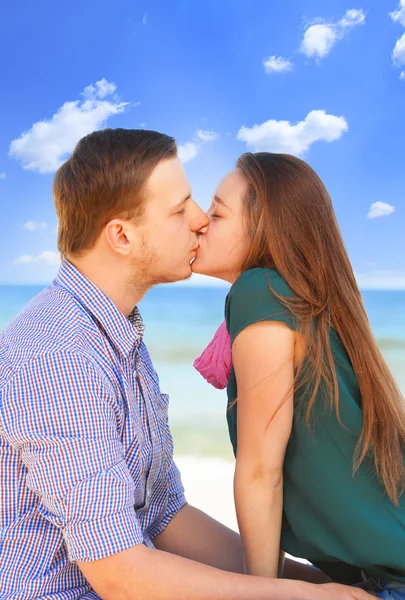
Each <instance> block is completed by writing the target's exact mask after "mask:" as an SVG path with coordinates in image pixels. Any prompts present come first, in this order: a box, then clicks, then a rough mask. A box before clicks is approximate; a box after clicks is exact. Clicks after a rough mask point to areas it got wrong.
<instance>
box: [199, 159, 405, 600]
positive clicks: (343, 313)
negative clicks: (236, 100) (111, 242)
mask: <svg viewBox="0 0 405 600" xmlns="http://www.w3.org/2000/svg"><path fill="white" fill-rule="evenodd" d="M209 216H210V225H209V226H208V227H207V228H205V229H204V230H203V231H202V232H201V233H202V235H201V237H200V249H199V252H198V256H197V258H196V260H195V262H194V264H193V270H194V271H195V272H197V273H203V274H206V275H211V276H214V277H219V278H221V279H224V280H226V281H228V282H230V283H231V284H232V287H231V290H230V292H229V294H228V297H227V300H226V307H225V316H226V330H225V329H224V327H223V328H222V329H221V328H220V330H219V332H218V334H217V336H216V337H215V339H214V341H213V342H212V344H211V345H210V347H209V348H208V349H207V351H206V352H205V354H203V355H202V357H201V358H200V360H199V361H197V363H196V366H197V368H199V370H201V371H203V373H204V376H205V377H206V378H207V379H208V380H210V381H212V382H213V383H214V384H215V385H217V387H221V380H223V379H224V375H225V383H226V381H227V392H228V410H227V419H228V426H229V433H230V438H231V442H232V445H233V449H234V453H235V456H236V469H235V481H234V493H235V504H236V510H237V516H238V523H239V527H240V532H241V537H242V541H243V546H244V552H245V562H246V569H247V571H248V573H250V574H252V575H261V576H269V577H274V576H277V572H278V565H279V560H280V547H281V548H282V550H283V551H286V552H289V553H291V554H293V555H295V556H300V557H303V558H306V559H307V560H309V561H310V562H312V563H313V564H314V565H316V566H317V567H318V568H320V569H321V570H322V571H323V572H324V573H326V574H327V575H329V576H330V577H331V578H333V579H335V580H338V581H341V582H345V583H353V584H355V583H358V582H361V581H362V580H364V581H365V582H366V584H365V585H366V587H367V589H372V590H373V591H375V592H378V593H379V595H380V597H381V598H405V500H404V497H401V493H402V491H403V488H404V481H405V476H404V453H403V449H404V444H405V410H404V403H403V398H402V396H401V394H400V392H399V390H398V388H397V386H396V384H395V382H394V379H393V377H392V375H391V373H390V372H389V369H388V367H387V366H386V364H385V362H384V360H383V358H382V356H381V354H380V352H379V350H378V348H377V345H376V342H375V340H374V338H373V335H372V332H371V330H370V326H369V322H368V320H367V316H366V313H365V311H364V307H363V303H362V298H361V295H360V292H359V289H358V286H357V284H356V280H355V277H354V274H353V270H352V267H351V265H350V262H349V259H348V256H347V253H346V250H345V247H344V244H343V241H342V237H341V234H340V231H339V227H338V224H337V221H336V217H335V214H334V210H333V207H332V203H331V200H330V197H329V195H328V193H327V191H326V189H325V187H324V185H323V183H322V182H321V180H320V179H319V177H318V176H317V175H316V173H315V172H314V171H313V170H312V169H311V168H310V167H309V165H307V164H306V163H305V162H303V161H302V160H300V159H298V158H295V157H293V156H289V155H283V154H270V153H265V152H261V153H256V154H250V153H247V154H244V155H243V156H241V158H240V159H239V160H238V163H237V167H236V169H235V170H234V171H232V172H231V173H230V174H228V175H227V176H226V177H225V178H224V179H223V181H222V182H221V183H220V185H219V187H218V188H217V191H216V194H215V196H214V200H213V203H212V206H211V208H210V210H209ZM228 333H229V336H228ZM228 344H229V346H230V344H232V368H231V365H228V366H227V364H226V356H227V352H228V353H229V346H228ZM213 356H214V357H217V359H218V357H222V358H221V361H220V364H219V365H218V364H217V363H216V364H215V365H214V364H213V363H212V357H213ZM223 357H225V358H223ZM207 360H208V365H207ZM227 367H228V368H227Z"/></svg>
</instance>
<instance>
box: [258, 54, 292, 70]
mask: <svg viewBox="0 0 405 600" xmlns="http://www.w3.org/2000/svg"><path fill="white" fill-rule="evenodd" d="M263 65H264V70H265V71H266V73H268V74H270V73H283V72H285V71H291V70H292V68H293V66H294V65H293V63H292V62H291V61H289V60H288V59H287V58H283V57H282V56H269V57H268V58H266V59H264V61H263Z"/></svg>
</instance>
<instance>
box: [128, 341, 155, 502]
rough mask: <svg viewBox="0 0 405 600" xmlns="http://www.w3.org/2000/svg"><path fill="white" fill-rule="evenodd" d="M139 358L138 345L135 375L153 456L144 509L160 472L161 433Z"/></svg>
mask: <svg viewBox="0 0 405 600" xmlns="http://www.w3.org/2000/svg"><path fill="white" fill-rule="evenodd" d="M139 360H140V357H139V347H137V348H136V350H135V356H134V375H135V381H136V383H137V386H138V389H139V393H140V396H141V399H142V403H143V406H144V411H145V416H146V429H147V434H148V436H149V440H150V444H151V450H150V452H151V457H150V461H149V467H148V470H147V472H146V477H145V486H146V490H145V505H144V509H147V508H148V507H149V504H150V499H151V495H152V491H153V486H154V484H155V482H156V480H157V477H158V474H159V468H160V455H161V450H160V451H159V433H158V431H157V423H156V421H155V419H154V416H153V412H152V408H151V403H150V398H149V394H148V392H147V390H145V388H144V385H143V382H142V379H141V375H140V373H139V370H138V366H139Z"/></svg>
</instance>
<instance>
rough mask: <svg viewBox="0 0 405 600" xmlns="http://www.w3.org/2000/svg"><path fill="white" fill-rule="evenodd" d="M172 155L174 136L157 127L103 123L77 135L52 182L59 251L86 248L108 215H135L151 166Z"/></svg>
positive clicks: (139, 210) (141, 207)
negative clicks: (105, 125)
mask: <svg viewBox="0 0 405 600" xmlns="http://www.w3.org/2000/svg"><path fill="white" fill-rule="evenodd" d="M176 156H177V146H176V142H175V140H174V138H172V137H169V136H168V135H165V134H162V133H158V132H157V131H146V130H143V129H104V130H102V131H95V132H94V133H91V134H90V135H87V136H86V137H84V138H82V139H81V140H80V141H79V142H78V144H77V146H76V148H75V149H74V151H73V154H72V156H71V157H70V158H69V159H68V160H67V161H66V162H65V163H64V164H63V165H62V166H61V167H60V168H59V170H58V171H57V173H56V175H55V179H54V184H53V198H54V203H55V208H56V213H57V216H58V221H59V228H58V249H59V251H60V253H61V255H62V256H64V255H66V254H78V253H81V252H84V251H86V250H90V249H91V248H92V247H93V246H94V244H95V243H96V241H97V239H98V237H99V236H100V234H101V232H102V230H103V228H104V227H105V226H106V225H107V223H108V222H109V221H110V220H111V219H115V218H121V219H125V220H134V219H139V218H140V217H141V216H142V213H143V210H144V194H143V192H144V189H145V187H146V183H147V181H148V179H149V177H150V175H151V173H152V171H153V170H154V168H155V167H156V165H157V164H158V163H159V162H160V161H161V160H163V159H168V158H174V157H176Z"/></svg>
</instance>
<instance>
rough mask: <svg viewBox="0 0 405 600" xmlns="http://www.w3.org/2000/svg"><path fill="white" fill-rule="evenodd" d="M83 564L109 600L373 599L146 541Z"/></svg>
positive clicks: (335, 586)
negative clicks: (220, 564)
mask: <svg viewBox="0 0 405 600" xmlns="http://www.w3.org/2000/svg"><path fill="white" fill-rule="evenodd" d="M77 564H78V566H79V568H80V570H81V571H82V573H83V575H84V576H85V577H86V579H87V581H88V582H89V583H90V585H91V586H92V588H93V589H94V590H95V592H96V593H97V594H98V595H99V596H100V597H101V598H103V600H207V599H208V598H209V599H210V600H371V596H369V595H368V594H366V592H364V591H363V590H360V589H358V588H350V587H346V586H342V585H338V584H334V583H332V584H327V585H312V584H310V583H304V582H301V581H290V580H287V579H269V578H263V577H252V576H250V575H240V574H237V573H228V572H226V571H221V570H219V569H215V568H213V567H209V566H207V565H202V564H201V563H197V562H194V561H191V560H189V559H186V558H182V557H179V556H175V555H173V554H169V553H167V552H163V551H161V550H153V549H150V548H146V547H145V546H144V545H139V546H134V547H132V548H130V549H128V550H124V551H123V552H120V553H119V554H115V555H112V556H109V557H108V558H103V559H101V560H97V561H93V562H79V563H77Z"/></svg>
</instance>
